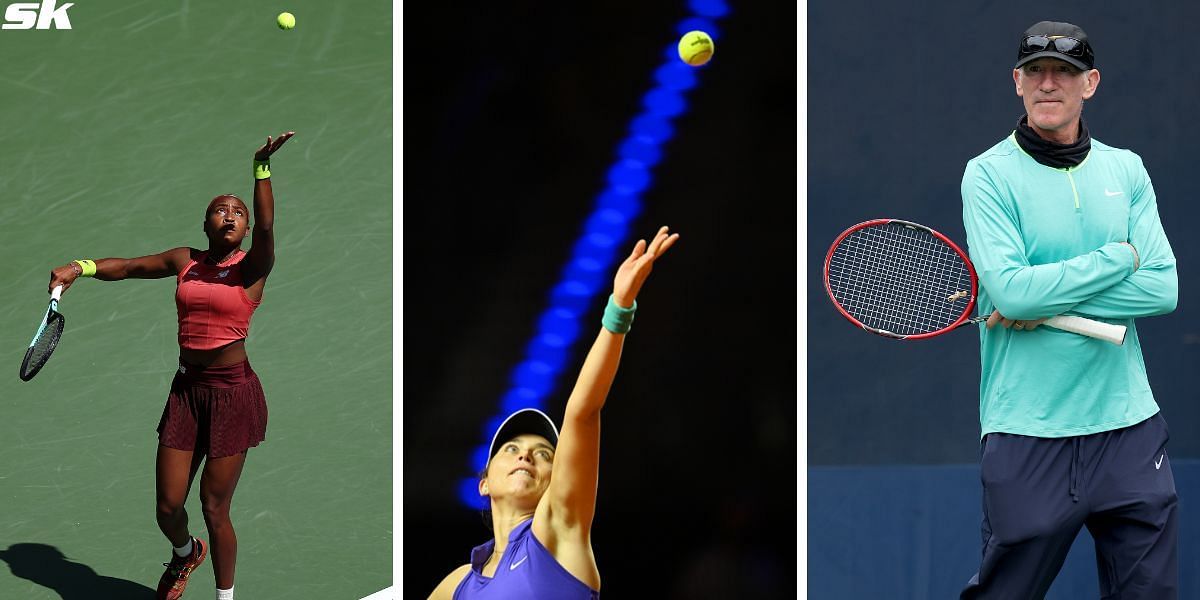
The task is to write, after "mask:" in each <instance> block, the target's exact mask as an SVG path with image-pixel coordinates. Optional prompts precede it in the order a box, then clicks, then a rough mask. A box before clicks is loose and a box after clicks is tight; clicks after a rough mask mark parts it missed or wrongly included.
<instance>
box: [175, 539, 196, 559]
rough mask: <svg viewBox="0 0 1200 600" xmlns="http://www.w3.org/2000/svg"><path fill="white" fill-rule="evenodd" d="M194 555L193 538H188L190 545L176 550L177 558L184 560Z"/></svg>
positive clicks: (187, 544)
mask: <svg viewBox="0 0 1200 600" xmlns="http://www.w3.org/2000/svg"><path fill="white" fill-rule="evenodd" d="M191 553H192V536H190V535H189V536H188V543H186V544H184V545H182V546H180V547H178V548H175V556H178V557H179V558H183V557H185V556H187V555H189V554H191Z"/></svg>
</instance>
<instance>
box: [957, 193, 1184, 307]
mask: <svg viewBox="0 0 1200 600" xmlns="http://www.w3.org/2000/svg"><path fill="white" fill-rule="evenodd" d="M1143 173H1144V171H1143ZM1132 200H1133V204H1132V205H1131V207H1130V216H1129V224H1128V239H1126V240H1118V241H1111V242H1108V243H1106V244H1104V245H1103V246H1101V247H1100V248H1097V249H1096V250H1093V251H1091V252H1087V253H1085V254H1082V255H1080V256H1076V257H1073V258H1070V259H1067V260H1063V261H1058V262H1053V263H1047V264H1039V265H1033V264H1030V262H1029V259H1028V257H1027V253H1026V248H1025V244H1024V241H1023V238H1022V236H1021V233H1020V229H1019V225H1018V221H1017V218H1016V215H1015V214H1014V213H1015V209H1014V207H1012V205H1011V204H1009V203H1006V202H1005V201H1004V200H1002V198H1001V197H1000V194H999V193H998V192H997V191H996V190H995V188H994V186H992V185H991V183H990V181H988V180H986V178H984V177H982V176H979V175H978V174H972V173H971V172H970V171H968V173H967V175H966V176H965V177H964V179H963V223H964V225H965V226H966V230H967V239H968V243H969V245H970V247H971V250H972V253H971V254H972V261H973V262H974V263H975V266H976V270H977V272H978V274H979V279H980V283H981V284H982V286H983V287H984V289H986V290H987V292H988V296H989V297H990V298H991V300H992V301H993V303H994V304H995V309H996V312H995V313H993V318H992V319H991V320H989V324H993V323H994V322H995V321H996V320H997V318H999V319H1002V320H1004V321H1005V324H1006V326H1007V324H1008V321H1010V320H1017V319H1020V320H1030V321H1032V320H1038V319H1044V318H1046V317H1050V316H1054V315H1058V314H1064V313H1073V314H1080V315H1084V316H1092V317H1103V318H1113V319H1129V318H1136V317H1145V316H1151V315H1159V314H1166V313H1169V312H1171V311H1172V310H1174V309H1175V305H1176V302H1177V299H1178V279H1177V276H1176V271H1175V257H1174V254H1173V253H1172V251H1171V247H1170V244H1169V243H1168V242H1167V238H1166V234H1165V233H1164V232H1163V229H1162V223H1161V222H1160V220H1159V217H1158V207H1157V202H1156V199H1155V195H1154V189H1153V186H1152V185H1151V184H1150V181H1149V179H1148V178H1146V179H1145V180H1144V181H1142V182H1140V184H1139V185H1136V186H1135V187H1134V189H1133V191H1132Z"/></svg>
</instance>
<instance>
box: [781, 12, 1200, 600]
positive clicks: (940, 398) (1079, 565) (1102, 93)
mask: <svg viewBox="0 0 1200 600" xmlns="http://www.w3.org/2000/svg"><path fill="white" fill-rule="evenodd" d="M1040 20H1056V21H1070V22H1073V23H1076V24H1078V25H1080V26H1081V27H1083V28H1084V29H1085V30H1086V31H1087V32H1088V35H1089V37H1090V38H1091V40H1092V42H1093V46H1094V48H1095V50H1096V64H1097V67H1098V68H1099V69H1100V73H1101V82H1100V88H1099V90H1098V93H1097V95H1096V97H1095V98H1094V99H1093V100H1091V101H1089V102H1088V103H1087V105H1086V106H1085V108H1084V118H1085V119H1086V121H1087V123H1088V127H1089V129H1090V130H1091V133H1092V136H1093V137H1094V138H1096V139H1099V140H1101V141H1103V142H1105V143H1107V144H1110V145H1114V146H1118V147H1124V148H1130V149H1132V150H1134V151H1135V152H1137V153H1138V154H1140V155H1141V156H1142V158H1143V159H1144V161H1145V164H1146V166H1147V168H1148V170H1149V171H1150V175H1151V178H1152V179H1153V181H1154V185H1155V189H1156V191H1157V194H1158V201H1159V214H1160V216H1161V217H1162V220H1163V225H1164V228H1165V229H1166V232H1167V236H1168V237H1169V238H1170V240H1171V243H1172V246H1173V248H1174V251H1175V255H1176V258H1177V259H1178V263H1179V277H1180V302H1179V309H1178V310H1177V311H1176V312H1175V313H1173V314H1171V315H1166V316H1162V317H1156V318H1151V319H1142V320H1140V321H1139V322H1138V324H1137V329H1138V335H1139V337H1140V338H1141V341H1142V345H1143V349H1144V352H1145V359H1146V366H1147V369H1148V371H1149V373H1150V381H1151V384H1152V386H1153V388H1154V390H1155V395H1156V397H1157V399H1158V401H1159V404H1160V406H1161V407H1162V409H1163V414H1164V416H1165V417H1166V419H1167V421H1168V423H1169V424H1170V427H1171V433H1172V438H1171V445H1170V449H1171V453H1172V457H1173V461H1174V462H1173V464H1174V466H1175V468H1176V478H1177V482H1178V485H1179V488H1180V494H1181V497H1182V502H1183V507H1184V512H1183V513H1182V519H1183V526H1184V535H1182V536H1181V539H1182V542H1181V559H1182V560H1183V563H1182V564H1181V572H1182V573H1184V580H1183V585H1184V589H1183V592H1184V596H1183V597H1185V598H1200V583H1198V582H1197V581H1196V577H1197V575H1196V574H1197V573H1200V569H1197V566H1200V563H1197V560H1196V557H1197V556H1200V543H1198V542H1197V541H1196V540H1197V539H1200V536H1197V535H1195V533H1196V524H1197V522H1200V513H1195V512H1193V511H1190V510H1189V508H1190V506H1191V505H1192V499H1193V498H1200V467H1198V466H1197V464H1198V463H1197V462H1195V461H1192V460H1189V459H1196V458H1200V403H1197V402H1196V393H1195V391H1194V390H1196V389H1197V387H1198V385H1197V384H1198V383H1200V369H1197V368H1195V365H1197V364H1198V359H1200V327H1198V326H1197V325H1196V320H1195V319H1194V318H1189V316H1190V315H1194V314H1200V310H1197V306H1196V304H1197V302H1200V300H1198V299H1197V295H1196V294H1195V291H1196V286H1197V281H1198V278H1197V275H1198V274H1200V273H1198V269H1200V267H1198V265H1200V261H1197V253H1198V252H1200V246H1198V244H1197V243H1196V242H1195V241H1194V240H1193V239H1191V237H1190V235H1189V231H1188V228H1187V226H1186V224H1187V223H1188V222H1189V221H1190V220H1192V219H1193V218H1195V217H1196V216H1197V213H1200V209H1198V207H1197V206H1196V199H1197V189H1198V188H1197V185H1196V182H1195V172H1196V166H1195V162H1196V159H1195V157H1196V153H1195V151H1194V149H1193V147H1192V146H1193V142H1192V140H1193V139H1195V138H1196V134H1197V133H1200V126H1198V125H1197V122H1196V112H1197V106H1198V105H1200V77H1198V75H1200V67H1198V66H1197V64H1196V60H1195V53H1194V52H1192V51H1190V46H1191V44H1193V43H1194V40H1195V39H1196V34H1197V32H1196V27H1195V23H1197V22H1200V4H1195V3H1182V2H1177V3H1176V2H1141V3H1136V4H1135V3H1104V2H1099V3H1098V2H1056V3H1045V2H1029V1H1015V2H975V1H969V2H954V1H950V0H933V1H930V2H868V1H866V0H839V1H838V2H829V1H817V2H810V3H809V4H808V25H807V34H808V66H807V80H808V104H807V119H806V126H807V132H808V182H807V185H808V206H807V214H808V236H807V241H806V244H807V248H806V250H807V261H808V264H807V269H805V271H804V272H805V273H806V276H807V277H808V281H807V294H808V310H809V315H808V322H807V324H808V340H807V342H808V364H807V368H808V455H809V480H808V490H809V492H808V522H809V540H808V556H809V565H808V567H809V569H808V578H809V597H812V598H839V599H841V598H881V597H887V598H948V597H956V595H957V591H958V590H959V589H960V588H961V586H962V585H963V584H964V583H965V582H966V580H967V579H968V578H969V577H970V576H971V574H972V573H974V571H975V569H976V568H977V566H978V558H979V519H980V490H979V480H978V468H977V466H976V463H977V457H978V448H979V446H978V437H979V424H978V376H979V366H978V338H977V336H976V335H974V334H973V333H972V332H971V331H970V330H966V331H962V332H959V333H957V334H953V335H947V336H942V337H940V338H936V339H934V340H928V341H917V342H895V341H892V340H887V339H883V338H879V337H876V336H871V335H868V334H865V333H862V332H858V331H855V330H854V329H852V328H850V327H849V326H848V323H847V322H846V321H845V320H844V319H842V317H841V316H840V315H838V314H837V313H836V311H835V310H834V309H833V308H832V306H830V304H829V301H828V299H827V298H826V296H825V294H824V289H823V287H822V283H821V262H822V261H823V259H824V257H825V253H826V250H827V249H828V246H829V243H830V242H832V241H833V239H834V237H835V236H836V235H837V234H838V233H839V232H840V231H842V230H843V229H845V228H846V227H848V226H850V225H852V224H854V223H857V222H859V221H863V220H866V219H870V218H877V217H884V216H887V217H898V218H905V219H908V220H912V221H916V222H919V223H923V224H926V225H929V226H931V227H933V228H935V229H938V230H940V231H942V232H944V233H945V234H947V235H948V236H950V237H951V238H952V239H955V240H958V241H960V242H965V239H966V236H965V234H964V232H963V228H962V216H961V199H960V197H959V193H958V187H959V182H960V181H961V178H962V169H963V166H964V165H965V163H966V162H967V160H969V159H970V158H972V157H974V156H975V155H977V154H979V153H980V152H982V151H983V150H985V149H986V148H988V147H990V146H991V145H992V144H994V143H996V142H997V141H999V140H1000V139H1001V138H1003V137H1004V136H1006V135H1008V133H1009V132H1010V131H1012V129H1013V127H1014V126H1015V124H1016V121H1017V118H1018V117H1019V116H1020V115H1021V114H1023V109H1022V106H1021V103H1020V100H1019V98H1017V97H1016V95H1015V93H1014V90H1013V83H1012V78H1011V68H1012V64H1013V63H1014V62H1015V56H1016V47H1017V43H1018V41H1019V38H1020V33H1021V32H1022V31H1023V30H1024V29H1025V28H1026V27H1028V26H1029V25H1031V24H1032V23H1034V22H1036V21H1040ZM1189 534H1190V535H1189ZM1090 544H1091V541H1090V539H1088V538H1087V534H1086V533H1084V534H1083V535H1082V536H1081V538H1080V540H1079V541H1078V543H1077V544H1076V548H1075V549H1073V551H1072V554H1071V556H1070V558H1069V559H1068V563H1067V565H1066V566H1065V567H1064V570H1063V573H1062V574H1061V575H1060V578H1059V580H1058V581H1057V582H1056V584H1055V587H1054V588H1053V589H1052V591H1051V596H1050V597H1053V598H1086V597H1096V596H1097V595H1098V593H1097V592H1096V583H1095V565H1094V559H1093V557H1092V554H1091V553H1092V550H1091V547H1090Z"/></svg>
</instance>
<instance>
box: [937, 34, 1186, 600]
mask: <svg viewBox="0 0 1200 600" xmlns="http://www.w3.org/2000/svg"><path fill="white" fill-rule="evenodd" d="M1013 83H1014V84H1015V86H1016V92H1017V96H1019V97H1020V98H1021V100H1022V102H1023V103H1024V105H1025V113H1026V114H1025V115H1024V116H1022V117H1021V119H1020V120H1019V121H1018V123H1017V128H1016V131H1014V132H1013V133H1012V134H1010V135H1009V136H1008V137H1007V138H1005V139H1004V140H1003V141H1001V142H1000V143H998V144H996V145H995V146H993V147H991V148H990V149H988V150H987V151H986V152H984V153H983V154H980V155H979V156H977V157H975V158H974V159H972V160H971V161H970V162H968V163H967V167H966V172H965V174H964V175H963V181H962V197H963V223H964V225H965V227H966V231H967V241H968V244H969V246H970V255H971V261H972V262H973V263H974V264H975V268H976V271H977V272H978V274H979V278H980V282H981V289H980V290H979V298H978V304H979V309H980V311H981V313H982V314H989V313H990V317H989V318H988V320H987V324H986V325H987V326H986V327H985V328H981V330H980V360H981V366H982V368H981V381H980V403H979V409H980V424H981V426H982V440H981V442H980V445H981V449H980V456H981V458H980V474H981V480H982V483H983V527H982V529H983V557H982V561H981V564H980V567H979V571H978V573H976V575H975V576H974V577H972V578H971V580H970V581H969V582H968V583H967V586H966V588H965V589H964V590H963V592H962V595H961V598H963V599H974V598H1041V597H1043V596H1044V595H1045V594H1046V591H1047V590H1048V589H1049V588H1050V584H1051V583H1052V582H1053V580H1054V578H1055V576H1056V575H1057V574H1058V572H1059V570H1060V569H1061V568H1062V564H1063V561H1064V559H1065V558H1066V555H1067V551H1068V550H1069V549H1070V547H1071V544H1072V542H1073V541H1074V540H1075V537H1076V536H1077V534H1078V533H1079V530H1080V529H1081V528H1082V527H1084V526H1087V528H1088V531H1090V532H1091V534H1092V537H1093V538H1094V539H1095V542H1096V555H1097V561H1096V562H1097V565H1098V568H1099V571H1100V573H1099V575H1100V593H1101V596H1103V597H1105V598H1117V597H1119V598H1123V599H1130V598H1141V599H1154V600H1163V599H1168V598H1175V597H1177V595H1178V589H1177V588H1178V578H1179V577H1178V548H1177V534H1178V521H1179V513H1178V506H1177V496H1176V493H1175V481H1174V479H1173V476H1172V473H1171V464H1170V459H1169V458H1168V457H1167V453H1166V444H1167V437H1168V436H1167V427H1166V423H1165V422H1164V421H1163V418H1162V416H1161V415H1160V414H1159V408H1158V404H1157V403H1156V402H1155V400H1154V395H1153V394H1152V392H1151V390H1150V384H1149V382H1148V380H1147V377H1146V368H1145V365H1144V364H1143V362H1142V351H1141V346H1140V344H1139V342H1138V336H1137V330H1136V329H1135V327H1134V319H1135V318H1138V317H1149V316H1153V315H1161V314H1166V313H1169V312H1171V311H1173V310H1175V305H1176V301H1177V296H1178V281H1177V277H1176V272H1175V257H1174V255H1173V253H1172V251H1171V246H1170V244H1169V243H1168V242H1167V238H1166V235H1165V234H1164V233H1163V228H1162V224H1161V222H1160V221H1159V217H1158V207H1157V202H1156V199H1155V195H1154V187H1153V185H1151V183H1150V177H1149V175H1148V174H1147V173H1146V169H1145V167H1144V166H1143V165H1142V161H1141V159H1140V158H1139V157H1138V156H1137V155H1136V154H1134V153H1133V152H1130V151H1128V150H1122V149H1119V148H1114V147H1112V146H1108V145H1105V144H1102V143H1100V142H1099V141H1098V140H1096V139H1093V138H1092V137H1091V135H1090V134H1089V132H1088V128H1087V126H1086V125H1085V124H1084V121H1083V118H1082V112H1083V103H1084V101H1085V100H1089V99H1091V98H1092V96H1093V95H1094V94H1095V93H1096V89H1097V87H1098V86H1099V84H1100V72H1099V71H1098V70H1096V68H1095V56H1094V54H1093V51H1092V46H1091V44H1090V43H1089V41H1088V37H1087V34H1086V33H1084V31H1083V30H1082V29H1080V28H1079V27H1077V26H1075V25H1072V24H1070V23H1056V22H1049V21H1043V22H1040V23H1037V24H1035V25H1033V26H1032V27H1030V28H1029V29H1028V30H1026V31H1025V32H1024V33H1023V34H1022V36H1021V40H1020V45H1019V47H1018V52H1017V63H1016V66H1015V67H1014V69H1013ZM1059 314H1076V315H1081V316H1086V317H1088V318H1092V319H1099V320H1103V321H1107V322H1110V323H1119V324H1122V325H1126V326H1127V327H1128V328H1129V329H1128V331H1129V333H1128V335H1127V336H1126V340H1125V343H1124V345H1121V346H1117V345H1113V344H1109V343H1107V342H1103V341H1100V340H1095V339H1092V338H1089V337H1084V336H1079V335H1075V334H1072V333H1066V332H1063V331H1058V330H1055V329H1051V328H1048V327H1041V328H1039V327H1038V325H1040V324H1041V323H1042V322H1043V321H1044V320H1045V319H1046V318H1048V317H1051V316H1054V315H1059ZM996 325H1000V327H996Z"/></svg>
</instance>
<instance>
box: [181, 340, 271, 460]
mask: <svg viewBox="0 0 1200 600" xmlns="http://www.w3.org/2000/svg"><path fill="white" fill-rule="evenodd" d="M266 434H267V398H266V396H265V395H264V394H263V389H262V384H260V383H259V381H258V375H256V374H255V373H254V369H251V368H250V361H248V360H247V361H242V362H241V363H237V364H232V365H224V366H220V367H201V366H199V365H193V364H191V363H186V362H183V361H182V360H181V361H179V370H178V371H176V372H175V379H174V380H173V381H172V382H171V393H170V395H169V396H167V406H166V407H165V408H164V409H163V414H162V419H160V420H159V422H158V442H159V443H160V444H162V445H163V446H166V447H168V448H175V449H178V450H190V451H193V452H200V453H203V454H207V455H208V456H209V458H221V457H223V456H233V455H234V454H239V453H241V452H245V451H246V449H247V448H253V447H254V446H257V445H258V443H259V442H261V441H263V440H264V439H266Z"/></svg>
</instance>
